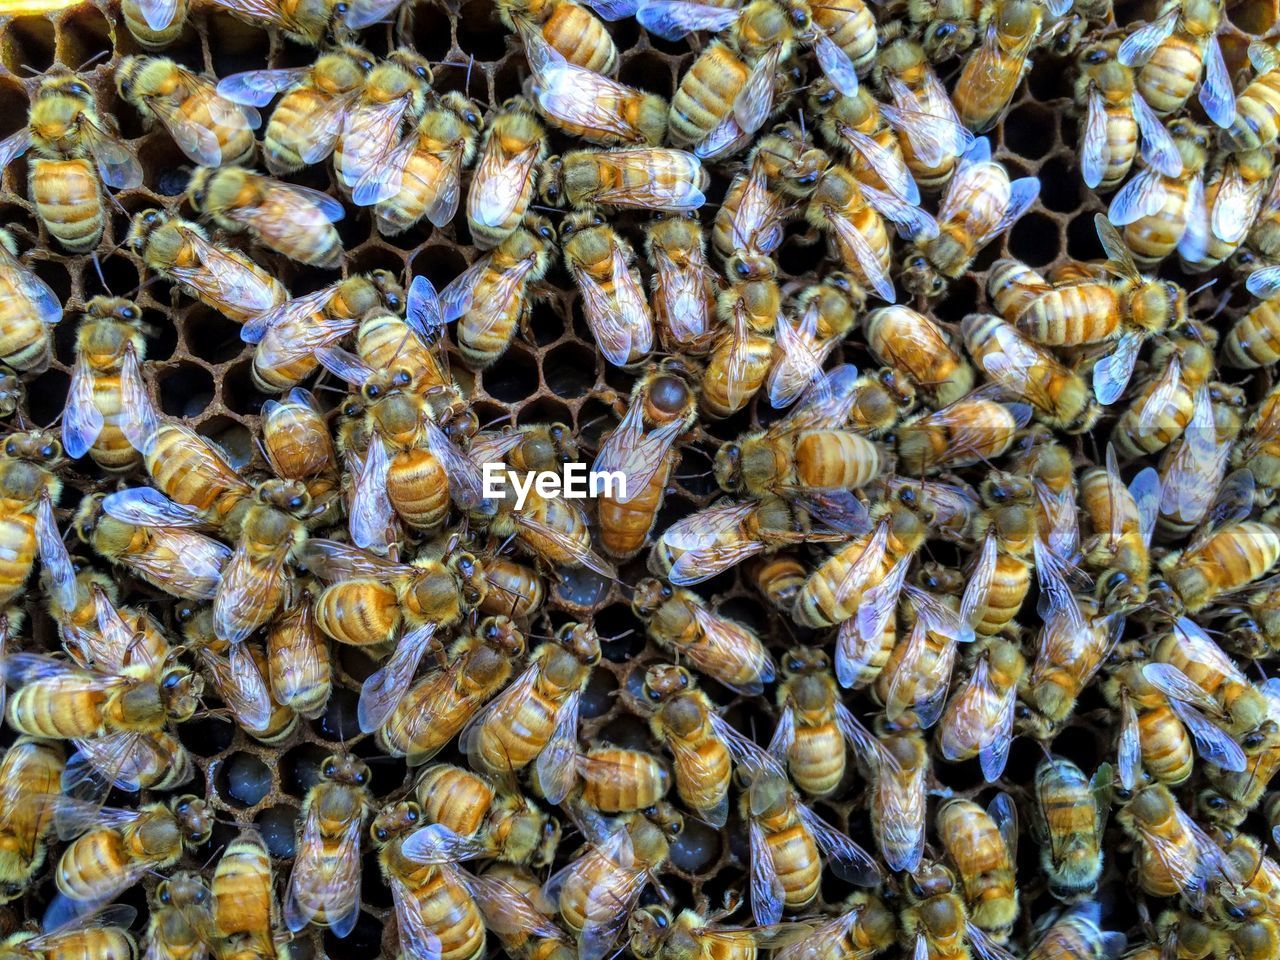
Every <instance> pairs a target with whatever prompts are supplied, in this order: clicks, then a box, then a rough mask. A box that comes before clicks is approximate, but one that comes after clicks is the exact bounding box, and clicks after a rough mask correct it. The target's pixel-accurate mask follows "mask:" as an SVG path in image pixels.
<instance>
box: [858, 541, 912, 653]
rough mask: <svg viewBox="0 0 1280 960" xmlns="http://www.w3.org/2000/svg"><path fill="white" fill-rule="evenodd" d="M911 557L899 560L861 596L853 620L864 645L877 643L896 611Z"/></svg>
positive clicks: (909, 555)
mask: <svg viewBox="0 0 1280 960" xmlns="http://www.w3.org/2000/svg"><path fill="white" fill-rule="evenodd" d="M912 557H913V555H911V554H908V555H907V556H905V557H903V558H902V559H900V560H899V561H898V562H897V563H895V564H894V565H893V567H892V568H891V569H890V570H889V572H888V573H887V574H886V575H885V577H884V579H883V580H881V581H880V582H879V583H877V584H876V585H875V586H873V587H871V588H870V589H869V590H867V591H865V592H864V593H863V594H862V599H861V600H860V601H859V602H858V612H857V615H856V618H855V619H856V623H857V630H858V634H859V635H860V637H861V640H862V642H863V643H864V644H868V645H869V644H872V643H876V642H878V641H879V639H880V637H881V635H882V634H883V633H884V629H885V627H886V626H887V625H888V623H889V619H890V618H891V617H892V616H893V614H894V611H895V610H897V609H898V597H899V596H900V595H901V593H902V585H903V583H904V582H906V579H907V568H908V567H910V566H911V560H912Z"/></svg>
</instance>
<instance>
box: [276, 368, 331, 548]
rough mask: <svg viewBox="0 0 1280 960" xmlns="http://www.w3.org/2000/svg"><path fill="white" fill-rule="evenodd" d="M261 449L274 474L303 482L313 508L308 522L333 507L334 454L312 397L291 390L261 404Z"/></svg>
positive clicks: (304, 392)
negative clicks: (280, 399)
mask: <svg viewBox="0 0 1280 960" xmlns="http://www.w3.org/2000/svg"><path fill="white" fill-rule="evenodd" d="M262 449H263V453H264V454H265V455H266V458H267V462H268V463H270V464H271V469H272V470H274V471H275V473H276V476H278V477H280V478H281V479H283V480H296V481H299V482H301V483H303V484H305V485H306V487H307V492H308V494H309V495H310V497H311V501H312V505H313V510H312V512H311V514H310V515H308V516H306V517H304V518H303V519H305V520H306V521H307V522H308V525H315V524H318V523H319V522H322V520H321V519H319V518H322V517H323V514H324V513H326V512H328V513H332V512H333V510H334V508H335V507H336V503H335V501H336V499H337V487H338V466H337V465H338V457H337V454H336V452H335V451H334V448H333V439H332V438H331V437H330V436H329V426H328V424H327V423H326V422H325V419H324V414H323V413H322V412H321V410H320V407H319V405H318V404H317V402H316V398H315V397H314V396H313V395H312V394H311V393H309V392H308V391H306V390H302V389H297V388H295V389H293V390H291V391H289V394H288V395H287V396H286V397H285V398H284V399H283V401H276V400H268V401H267V402H266V403H264V404H263V405H262Z"/></svg>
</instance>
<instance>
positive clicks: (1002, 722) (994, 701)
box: [938, 637, 1027, 932]
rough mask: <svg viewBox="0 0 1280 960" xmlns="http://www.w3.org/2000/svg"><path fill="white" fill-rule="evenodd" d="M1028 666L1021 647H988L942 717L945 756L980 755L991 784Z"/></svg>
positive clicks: (993, 643)
mask: <svg viewBox="0 0 1280 960" xmlns="http://www.w3.org/2000/svg"><path fill="white" fill-rule="evenodd" d="M1026 667H1027V664H1026V660H1025V659H1023V656H1022V651H1021V650H1019V649H1018V647H1017V645H1016V644H1014V643H1011V642H1009V641H1007V640H1002V639H999V638H995V637H993V638H991V639H990V640H987V641H985V642H984V643H983V647H982V649H981V651H980V652H979V653H978V654H977V659H976V660H975V661H974V664H973V670H972V671H971V672H970V674H969V676H968V678H967V679H966V680H965V681H964V683H963V684H962V685H961V686H960V687H959V688H958V689H957V690H956V692H955V694H954V695H953V696H952V697H951V699H950V701H949V702H948V703H947V706H946V709H945V710H944V711H943V713H942V719H941V721H940V724H941V725H940V726H939V727H938V736H939V741H938V749H939V752H940V753H941V754H942V756H944V757H946V759H948V760H952V761H955V760H968V759H969V758H971V757H974V756H976V757H978V758H979V762H980V764H981V766H982V774H983V776H984V777H985V778H986V780H987V782H988V783H990V782H992V781H993V780H996V779H998V778H999V777H1000V775H1001V774H1002V773H1003V772H1004V766H1005V763H1006V762H1007V761H1008V757H1009V746H1010V744H1011V743H1012V742H1013V718H1014V711H1015V709H1016V706H1017V700H1018V685H1019V684H1020V683H1021V682H1022V677H1023V674H1024V673H1025V671H1026ZM979 925H980V926H981V924H979ZM984 929H986V928H985V927H984ZM988 932H990V931H989V930H988Z"/></svg>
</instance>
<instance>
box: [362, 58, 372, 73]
mask: <svg viewBox="0 0 1280 960" xmlns="http://www.w3.org/2000/svg"><path fill="white" fill-rule="evenodd" d="M359 67H360V69H361V70H365V71H368V70H372V69H373V61H372V60H361V61H360V62H359Z"/></svg>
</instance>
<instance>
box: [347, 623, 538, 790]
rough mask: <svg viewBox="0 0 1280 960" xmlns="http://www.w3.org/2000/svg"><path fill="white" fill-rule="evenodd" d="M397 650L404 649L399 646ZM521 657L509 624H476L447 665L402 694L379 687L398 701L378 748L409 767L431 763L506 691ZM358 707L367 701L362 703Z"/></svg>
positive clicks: (521, 643)
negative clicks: (405, 761) (487, 704)
mask: <svg viewBox="0 0 1280 960" xmlns="http://www.w3.org/2000/svg"><path fill="white" fill-rule="evenodd" d="M406 639H411V638H406ZM401 646H402V647H404V646H406V643H405V642H404V641H402V642H401ZM524 651H525V640H524V635H523V634H522V633H521V632H520V631H519V630H517V629H516V628H515V625H514V624H512V623H511V621H510V620H509V619H507V618H506V617H489V618H487V619H486V620H483V621H481V623H480V624H479V626H478V627H477V628H476V629H475V630H473V631H472V632H470V633H468V634H466V635H464V636H461V637H459V638H458V639H457V640H456V641H455V642H454V644H453V646H452V648H451V650H450V653H449V657H448V663H447V665H445V666H443V667H441V668H440V669H437V670H434V671H433V672H431V673H429V674H428V675H427V676H426V677H424V678H423V679H422V680H420V681H419V682H418V683H417V684H415V685H414V686H412V687H410V688H409V689H408V690H407V691H403V690H402V689H401V688H393V687H390V685H384V686H386V688H387V689H389V690H395V691H396V692H398V693H399V694H400V696H399V697H398V698H397V702H394V703H393V709H391V711H390V713H389V714H388V715H387V717H386V719H385V721H384V723H383V725H382V726H381V727H379V728H378V743H379V745H380V746H381V747H382V748H383V749H384V750H385V751H386V752H388V753H390V754H391V755H392V756H407V757H408V758H409V763H410V764H412V765H417V764H421V763H425V762H426V761H428V760H430V759H431V758H432V757H433V756H435V754H436V753H438V752H439V751H440V749H441V748H442V747H444V746H445V744H447V743H448V742H449V741H450V740H452V739H453V738H454V736H455V735H457V734H458V733H459V731H461V730H462V729H463V728H464V727H465V726H466V724H467V721H469V720H470V719H471V718H472V717H473V716H474V715H475V713H476V711H477V710H479V709H480V707H481V706H482V705H483V704H484V702H485V701H486V700H488V699H489V698H490V697H492V696H493V695H494V694H495V693H497V692H498V691H499V690H501V689H502V688H503V687H505V686H506V684H507V682H508V681H509V680H510V679H511V675H512V673H513V672H514V661H515V660H517V659H518V658H519V657H521V656H523V655H524ZM402 659H403V658H402ZM397 679H398V678H397ZM408 679H409V680H411V679H412V674H409V675H408ZM375 692H377V691H375ZM387 699H388V700H389V699H390V698H389V697H388V698H387ZM362 702H364V703H370V702H371V701H370V700H369V699H368V698H366V699H365V700H364V701H362ZM374 705H377V704H374ZM371 719H373V717H371V715H370V712H369V708H368V707H366V710H365V713H364V721H365V723H369V721H370V720H371Z"/></svg>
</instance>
